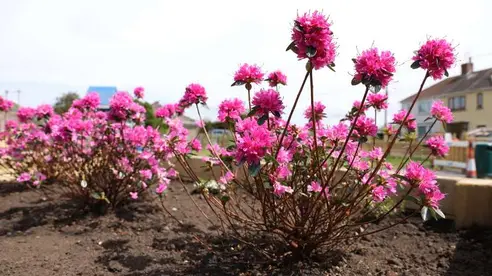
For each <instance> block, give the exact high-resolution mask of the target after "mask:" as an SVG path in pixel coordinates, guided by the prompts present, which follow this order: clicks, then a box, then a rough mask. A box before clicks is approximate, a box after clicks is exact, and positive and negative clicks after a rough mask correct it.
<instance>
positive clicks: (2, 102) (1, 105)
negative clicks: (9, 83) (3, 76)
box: [0, 97, 14, 112]
mask: <svg viewBox="0 0 492 276" xmlns="http://www.w3.org/2000/svg"><path fill="white" fill-rule="evenodd" d="M13 107H14V102H12V101H9V100H7V99H4V98H2V97H0V111H2V112H8V111H10V110H11V109H12V108H13Z"/></svg>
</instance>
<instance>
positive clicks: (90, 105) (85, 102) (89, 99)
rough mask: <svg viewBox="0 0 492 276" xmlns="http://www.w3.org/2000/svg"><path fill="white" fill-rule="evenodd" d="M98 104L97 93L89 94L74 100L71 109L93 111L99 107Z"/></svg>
mask: <svg viewBox="0 0 492 276" xmlns="http://www.w3.org/2000/svg"><path fill="white" fill-rule="evenodd" d="M100 102H101V100H100V98H99V94H98V93H97V92H89V93H87V95H86V96H85V97H83V98H82V99H78V100H75V101H74V102H73V103H72V107H73V108H77V109H89V110H95V109H96V108H97V107H98V106H99V104H100Z"/></svg>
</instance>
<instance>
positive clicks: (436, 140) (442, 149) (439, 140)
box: [425, 136, 449, 157]
mask: <svg viewBox="0 0 492 276" xmlns="http://www.w3.org/2000/svg"><path fill="white" fill-rule="evenodd" d="M425 145H426V146H427V147H428V148H429V149H430V150H431V153H432V155H434V156H438V157H444V156H445V155H446V154H447V153H448V151H449V146H448V145H447V144H446V142H445V141H444V137H442V136H434V137H431V138H429V139H427V141H426V142H425Z"/></svg>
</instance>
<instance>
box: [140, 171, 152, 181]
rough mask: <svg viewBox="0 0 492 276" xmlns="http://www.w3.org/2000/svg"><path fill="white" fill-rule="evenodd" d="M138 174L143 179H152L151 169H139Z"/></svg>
mask: <svg viewBox="0 0 492 276" xmlns="http://www.w3.org/2000/svg"><path fill="white" fill-rule="evenodd" d="M139 173H140V175H141V176H142V177H143V178H144V179H147V180H149V179H152V171H151V170H140V172H139Z"/></svg>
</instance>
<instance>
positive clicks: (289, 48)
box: [285, 41, 296, 51]
mask: <svg viewBox="0 0 492 276" xmlns="http://www.w3.org/2000/svg"><path fill="white" fill-rule="evenodd" d="M294 48H296V43H295V42H294V41H292V42H291V43H290V44H289V46H287V49H285V51H289V50H294Z"/></svg>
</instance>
